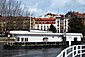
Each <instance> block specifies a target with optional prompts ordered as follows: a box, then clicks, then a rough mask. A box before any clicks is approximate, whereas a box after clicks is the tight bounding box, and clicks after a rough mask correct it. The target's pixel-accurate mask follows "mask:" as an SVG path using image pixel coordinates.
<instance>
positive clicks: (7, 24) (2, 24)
mask: <svg viewBox="0 0 85 57" xmlns="http://www.w3.org/2000/svg"><path fill="white" fill-rule="evenodd" d="M29 29H30V18H29V17H0V31H10V30H29Z"/></svg>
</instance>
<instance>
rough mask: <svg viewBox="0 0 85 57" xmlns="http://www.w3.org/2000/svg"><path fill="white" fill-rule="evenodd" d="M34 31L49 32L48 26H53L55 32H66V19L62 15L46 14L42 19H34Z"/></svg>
mask: <svg viewBox="0 0 85 57" xmlns="http://www.w3.org/2000/svg"><path fill="white" fill-rule="evenodd" d="M33 20H34V27H33V28H34V29H38V30H49V28H50V25H51V24H52V25H54V27H55V28H56V32H58V33H60V32H64V31H66V32H68V19H66V18H64V16H63V15H56V14H51V13H48V14H46V15H45V16H44V17H39V18H34V19H33Z"/></svg>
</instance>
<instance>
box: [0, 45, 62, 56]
mask: <svg viewBox="0 0 85 57" xmlns="http://www.w3.org/2000/svg"><path fill="white" fill-rule="evenodd" d="M62 49H63V48H62V47H56V48H41V49H35V48H34V49H12V48H11V49H4V48H3V45H1V44H0V57H56V56H57V55H58V54H59V53H60V51H61V50H62Z"/></svg>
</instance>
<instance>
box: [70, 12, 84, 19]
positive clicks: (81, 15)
mask: <svg viewBox="0 0 85 57" xmlns="http://www.w3.org/2000/svg"><path fill="white" fill-rule="evenodd" d="M69 13H71V14H73V15H75V16H77V17H82V18H85V13H79V12H75V11H73V12H69Z"/></svg>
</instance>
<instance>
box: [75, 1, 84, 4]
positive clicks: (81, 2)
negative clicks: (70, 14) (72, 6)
mask: <svg viewBox="0 0 85 57" xmlns="http://www.w3.org/2000/svg"><path fill="white" fill-rule="evenodd" d="M76 1H77V2H78V3H80V4H82V5H85V0H76Z"/></svg>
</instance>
